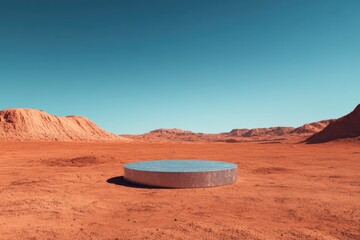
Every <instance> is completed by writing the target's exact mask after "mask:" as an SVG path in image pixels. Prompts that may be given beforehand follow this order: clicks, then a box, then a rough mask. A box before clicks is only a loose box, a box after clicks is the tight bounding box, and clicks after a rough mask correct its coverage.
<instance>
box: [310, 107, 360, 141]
mask: <svg viewBox="0 0 360 240" xmlns="http://www.w3.org/2000/svg"><path fill="white" fill-rule="evenodd" d="M359 136H360V104H359V105H358V106H357V107H356V108H355V109H354V111H352V112H351V113H349V114H348V115H346V116H343V117H341V118H339V119H337V120H334V121H332V122H330V123H329V125H328V126H327V127H326V128H324V129H323V130H322V131H321V132H318V133H315V134H314V135H312V136H311V137H309V138H308V139H307V140H306V141H307V142H308V143H323V142H329V141H332V140H336V139H343V138H355V137H359Z"/></svg>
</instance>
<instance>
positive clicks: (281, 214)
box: [0, 142, 360, 239]
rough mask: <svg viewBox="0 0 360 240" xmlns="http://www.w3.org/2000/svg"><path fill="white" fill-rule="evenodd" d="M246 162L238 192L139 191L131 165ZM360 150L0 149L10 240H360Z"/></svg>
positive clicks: (2, 204)
mask: <svg viewBox="0 0 360 240" xmlns="http://www.w3.org/2000/svg"><path fill="white" fill-rule="evenodd" d="M175 158H180V159H183V158H184V159H189V158H196V159H201V158H203V159H216V160H225V161H229V162H233V163H237V164H238V166H239V180H238V182H237V183H236V184H235V185H231V186H225V187H216V188H208V189H152V188H138V187H134V186H131V185H127V184H125V183H124V182H123V180H122V178H121V176H122V174H123V164H125V163H128V162H133V161H139V160H147V159H175ZM359 161H360V145H359V142H353V143H341V142H340V143H325V144H313V145H307V144H257V143H233V144H230V143H182V144H181V143H162V144H161V143H62V142H43V143H27V142H0V175H1V181H0V196H1V197H0V232H1V235H0V238H1V239H360V164H359V163H360V162H359Z"/></svg>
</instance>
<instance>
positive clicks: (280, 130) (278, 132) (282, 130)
mask: <svg viewBox="0 0 360 240" xmlns="http://www.w3.org/2000/svg"><path fill="white" fill-rule="evenodd" d="M293 129H294V128H293V127H271V128H254V129H251V130H249V131H247V132H245V133H244V134H243V137H257V136H269V135H270V136H282V135H285V134H288V133H290V132H291V131H292V130H293Z"/></svg>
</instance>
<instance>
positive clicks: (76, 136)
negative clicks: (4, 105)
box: [0, 109, 126, 141]
mask: <svg viewBox="0 0 360 240" xmlns="http://www.w3.org/2000/svg"><path fill="white" fill-rule="evenodd" d="M0 140H20V141H29V140H31V141H39V140H57V141H114V140H117V141H121V140H126V138H123V137H120V136H117V135H115V134H112V133H109V132H107V131H105V130H103V129H101V128H100V127H99V126H97V125H96V124H95V123H94V122H92V121H91V120H89V119H87V118H84V117H79V116H68V117H57V116H54V115H51V114H48V113H46V112H44V111H40V110H35V109H8V110H3V111H0Z"/></svg>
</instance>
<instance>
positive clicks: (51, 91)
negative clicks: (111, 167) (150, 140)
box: [0, 0, 360, 133]
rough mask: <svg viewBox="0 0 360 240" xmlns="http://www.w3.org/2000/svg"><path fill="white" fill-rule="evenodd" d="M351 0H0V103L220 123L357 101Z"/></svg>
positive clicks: (276, 117)
mask: <svg viewBox="0 0 360 240" xmlns="http://www.w3.org/2000/svg"><path fill="white" fill-rule="evenodd" d="M359 12H360V1H356V0H354V1H351V0H347V1H341V0H338V1H333V0H318V1H312V0H308V1H306V0H304V1H300V0H284V1H280V0H279V1H277V0H275V1H265V0H264V1H257V0H255V1H254V0H252V1H250V0H249V1H239V0H237V1H221V0H218V1H211V0H206V1H198V0H191V1H190V0H167V1H165V0H164V1H156V0H154V1H125V0H123V1H115V0H114V1H110V0H105V1H100V0H98V1H81V0H78V1H68V0H63V1H47V0H43V1H38V0H33V1H25V0H24V1H18V0H9V1H3V0H0V89H1V92H0V109H6V108H15V107H16V108H36V109H42V110H45V111H47V112H49V113H51V114H55V115H82V116H86V117H88V118H90V119H92V120H94V121H95V122H96V123H98V124H99V125H100V126H101V127H103V128H105V129H107V130H109V131H112V132H115V133H143V132H147V131H150V130H153V129H156V128H171V127H176V128H182V129H187V130H193V131H196V132H209V133H212V132H223V131H229V130H231V129H233V128H253V127H270V126H299V125H302V124H304V123H307V122H311V121H318V120H322V119H328V118H337V117H340V116H342V115H344V114H347V113H348V112H350V111H351V110H352V109H353V108H355V106H356V105H357V104H359V103H360V97H359V96H360V94H359V93H360V27H359V26H360V14H359Z"/></svg>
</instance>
